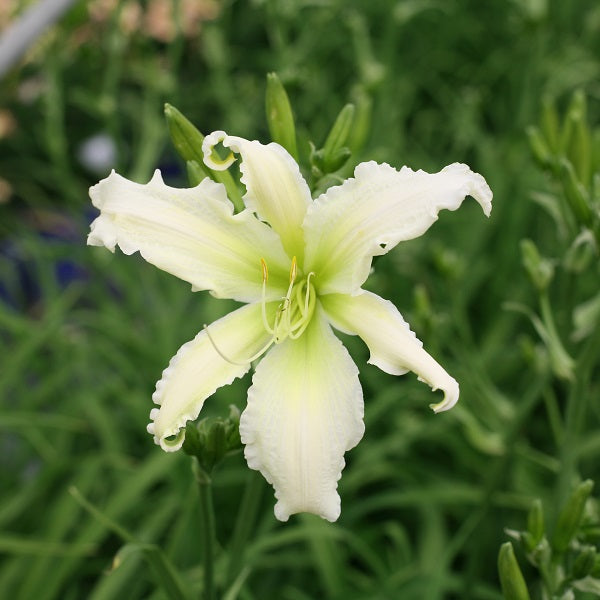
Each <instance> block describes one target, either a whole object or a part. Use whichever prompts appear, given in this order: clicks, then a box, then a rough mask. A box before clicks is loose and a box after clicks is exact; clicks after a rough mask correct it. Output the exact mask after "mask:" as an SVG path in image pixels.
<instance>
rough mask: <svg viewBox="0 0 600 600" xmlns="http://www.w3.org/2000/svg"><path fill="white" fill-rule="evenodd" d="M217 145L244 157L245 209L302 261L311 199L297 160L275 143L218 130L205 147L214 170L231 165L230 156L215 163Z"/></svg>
mask: <svg viewBox="0 0 600 600" xmlns="http://www.w3.org/2000/svg"><path fill="white" fill-rule="evenodd" d="M218 142H221V143H222V144H223V146H226V147H227V148H230V149H231V150H233V151H234V152H236V153H239V154H240V155H241V157H242V162H241V164H240V170H241V173H242V183H243V184H244V185H245V186H246V194H245V196H244V202H245V203H246V206H247V207H248V208H249V209H250V210H252V211H254V212H256V214H257V215H258V216H259V217H260V218H261V219H263V220H264V221H266V222H267V223H269V224H270V225H271V227H273V229H274V230H275V231H276V232H277V233H279V235H280V236H281V240H282V242H283V246H284V248H285V249H286V251H287V252H288V254H289V256H290V257H292V256H297V257H298V260H300V261H301V259H302V256H303V252H304V238H303V235H302V222H303V220H304V216H305V214H306V209H307V208H308V206H309V205H310V203H311V201H312V199H311V195H310V190H309V188H308V185H307V184H306V181H305V180H304V178H303V177H302V175H301V173H300V169H299V168H298V165H297V163H296V161H295V160H294V159H293V158H292V157H291V156H290V154H289V153H288V152H287V150H285V149H284V148H283V147H282V146H280V145H279V144H276V143H274V142H272V143H270V144H267V145H266V146H265V145H263V144H261V143H260V142H257V141H249V140H245V139H244V138H240V137H234V136H229V135H227V134H226V133H225V132H224V131H215V132H213V133H211V134H210V135H208V136H206V138H205V139H204V143H203V145H202V148H203V151H204V161H205V162H206V164H207V165H208V166H210V167H211V168H215V169H223V168H226V167H228V166H229V165H230V164H231V162H232V160H231V157H228V158H227V159H226V160H225V161H223V162H222V163H215V162H214V160H213V159H212V158H211V150H212V147H213V146H214V145H215V144H216V143H218Z"/></svg>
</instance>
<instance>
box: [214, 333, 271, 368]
mask: <svg viewBox="0 0 600 600" xmlns="http://www.w3.org/2000/svg"><path fill="white" fill-rule="evenodd" d="M203 327H204V331H206V335H207V337H208V339H209V341H210V343H211V344H212V347H213V348H214V349H215V352H216V353H217V354H218V355H219V356H220V357H221V358H222V359H223V360H224V361H226V362H228V363H230V364H232V365H239V366H240V367H245V366H246V365H249V364H250V363H251V362H253V361H255V360H256V359H257V358H259V357H261V356H262V355H263V354H264V353H265V352H266V351H267V350H268V349H269V348H270V347H271V346H272V345H273V342H275V337H274V336H273V337H272V338H271V339H270V340H269V341H268V342H267V343H266V344H265V345H264V346H263V347H262V348H261V349H260V350H259V351H258V352H257V353H256V354H254V355H253V356H251V357H250V358H248V359H247V360H245V361H244V362H238V361H236V360H232V359H231V358H228V357H227V356H225V354H223V352H221V350H219V348H218V347H217V344H215V340H213V338H212V335H210V331H208V325H206V323H205V324H204V326H203Z"/></svg>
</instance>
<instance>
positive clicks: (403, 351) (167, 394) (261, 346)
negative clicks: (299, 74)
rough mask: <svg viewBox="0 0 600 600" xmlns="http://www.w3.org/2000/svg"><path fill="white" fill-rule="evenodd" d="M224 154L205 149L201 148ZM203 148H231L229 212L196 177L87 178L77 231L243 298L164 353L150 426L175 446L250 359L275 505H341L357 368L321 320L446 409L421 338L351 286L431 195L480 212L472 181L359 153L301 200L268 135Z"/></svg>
mask: <svg viewBox="0 0 600 600" xmlns="http://www.w3.org/2000/svg"><path fill="white" fill-rule="evenodd" d="M219 143H221V144H222V145H223V146H224V147H226V148H228V149H229V150H230V151H231V152H230V154H229V156H228V157H227V158H226V159H225V160H223V161H219V160H217V159H215V155H214V154H213V148H214V147H215V146H216V145H217V144H219ZM202 150H203V154H204V162H205V163H206V165H207V166H208V167H210V168H212V169H215V170H225V169H227V168H228V167H229V166H230V165H231V164H232V163H233V162H234V161H235V160H236V156H235V155H236V154H237V155H239V156H240V159H241V163H240V171H241V181H242V183H243V184H244V185H245V188H246V193H245V195H244V197H243V200H244V204H245V208H244V210H243V211H241V212H239V213H237V214H235V212H234V207H233V204H232V203H231V202H230V200H229V199H228V198H227V194H226V190H225V187H224V186H223V185H221V184H219V183H215V182H214V181H212V180H210V179H208V178H206V179H204V180H203V181H202V182H201V183H200V184H199V185H197V186H196V187H193V188H190V189H177V188H172V187H169V186H167V185H166V184H165V183H164V182H163V180H162V177H161V175H160V172H159V171H156V173H155V174H154V177H153V178H152V179H151V181H150V182H149V183H147V184H146V185H141V184H137V183H134V182H131V181H129V180H127V179H125V178H123V177H122V176H120V175H118V174H117V173H115V172H114V171H113V172H112V173H111V174H110V175H109V176H108V177H107V178H106V179H104V180H102V181H101V182H100V183H98V184H97V185H95V186H93V187H92V188H91V189H90V197H91V199H92V202H93V204H94V206H95V207H96V208H98V209H99V210H100V215H99V216H98V217H97V218H96V220H95V221H94V222H93V223H92V226H91V232H90V234H89V237H88V244H90V245H94V246H105V247H106V248H108V249H109V250H111V251H114V249H115V247H116V246H117V245H118V246H119V247H120V249H121V250H122V251H123V252H124V253H125V254H133V253H134V252H136V251H139V252H140V254H141V255H142V256H143V258H144V259H145V260H146V261H148V262H150V263H152V264H153V265H155V266H157V267H158V268H160V269H163V270H164V271H167V272H169V273H172V274H173V275H175V276H177V277H179V278H181V279H183V280H184V281H187V282H189V283H191V285H192V289H193V290H194V291H199V290H208V291H210V293H211V294H213V295H214V296H215V297H218V298H230V299H233V300H236V301H238V302H242V303H244V306H242V307H241V308H238V309H236V310H234V311H233V312H231V313H230V314H228V315H226V316H225V317H223V318H221V319H219V320H217V321H216V322H214V323H212V324H210V325H208V326H205V327H204V328H203V329H202V330H201V331H200V333H198V335H197V336H196V337H195V338H194V339H193V340H191V341H189V342H187V343H186V344H184V345H183V346H182V347H181V348H180V349H179V351H178V352H177V354H176V355H175V356H174V357H173V358H172V359H171V361H170V363H169V365H168V367H167V368H166V369H165V370H164V372H163V374H162V378H161V379H160V381H159V382H158V383H157V385H156V391H155V392H154V395H153V401H154V403H155V404H156V408H154V409H152V411H151V412H150V418H151V422H150V424H149V425H148V431H149V432H150V433H151V434H152V435H153V436H154V441H155V442H156V443H157V444H159V445H160V446H161V448H162V449H163V450H166V451H175V450H178V449H179V448H181V446H182V444H183V441H184V436H185V424H186V422H187V421H189V420H193V419H196V418H197V417H198V415H199V413H200V411H201V409H202V406H203V404H204V401H205V400H206V398H208V397H209V396H211V395H212V394H213V393H214V392H215V391H216V390H217V389H218V388H220V387H221V386H224V385H227V384H229V383H231V382H232V381H233V380H234V379H235V378H237V377H242V376H243V375H244V374H245V373H247V372H248V371H249V369H250V367H251V365H252V363H253V362H254V361H257V360H258V359H261V360H260V362H258V364H257V365H256V368H255V372H254V375H253V378H252V385H251V387H250V389H249V391H248V402H247V406H246V408H245V410H244V411H243V413H242V415H241V418H240V436H241V440H242V442H243V444H244V445H245V457H246V460H247V462H248V465H249V466H250V468H252V469H255V470H259V471H260V472H261V473H262V474H263V476H264V477H265V479H266V480H267V481H268V482H269V483H270V484H272V485H273V487H274V489H275V497H276V498H277V503H276V504H275V516H276V517H277V518H278V519H280V520H282V521H286V520H287V519H288V518H289V516H290V515H292V514H294V513H298V512H310V513H315V514H317V515H319V516H321V517H323V518H324V519H327V520H329V521H335V520H336V519H337V518H338V517H339V515H340V497H339V495H338V493H337V482H338V480H339V479H340V477H341V472H342V469H343V467H344V464H345V463H344V453H345V452H346V451H347V450H350V449H351V448H353V447H354V446H356V444H358V442H359V441H360V439H361V438H362V436H363V433H364V423H363V394H362V388H361V385H360V383H359V379H358V369H357V367H356V365H355V364H354V361H353V360H352V359H351V357H350V355H349V354H348V351H347V350H346V348H345V347H344V345H343V344H342V343H341V341H340V340H339V339H338V338H337V337H336V335H335V334H334V332H333V330H332V327H333V328H335V329H337V330H339V331H342V332H344V333H346V334H351V335H358V336H360V337H361V338H362V340H363V341H364V342H365V343H366V345H367V346H368V348H369V351H370V359H369V363H371V364H374V365H376V366H377V367H379V368H380V369H381V370H383V371H385V372H386V373H390V374H392V375H402V374H404V373H406V372H408V371H413V372H414V373H416V374H417V376H418V377H419V379H420V380H421V381H424V382H425V383H427V384H428V385H429V386H431V388H432V389H433V390H441V391H442V392H443V399H442V400H441V401H440V402H438V403H437V404H432V405H431V407H432V409H433V410H434V411H435V412H441V411H444V410H448V409H450V408H452V407H453V406H454V404H455V403H456V402H457V400H458V395H459V387H458V383H457V382H456V381H455V379H453V378H452V377H451V376H450V375H448V374H447V373H446V371H445V370H444V369H443V368H442V367H441V366H440V365H439V364H438V363H437V362H436V361H435V360H434V359H433V358H432V357H431V356H430V355H429V354H428V353H427V352H426V351H425V350H424V349H423V347H422V343H421V342H420V341H419V340H418V339H417V338H416V336H415V334H414V333H413V332H412V331H411V330H410V328H409V326H408V324H407V323H406V321H405V320H404V319H403V317H402V315H401V314H400V313H399V312H398V310H397V309H396V307H395V306H394V305H393V304H392V303H391V302H389V301H387V300H384V299H383V298H381V297H379V296H377V295H376V294H373V293H371V292H368V291H366V290H363V289H362V288H361V286H362V285H363V284H364V282H365V281H366V279H367V277H368V275H369V272H370V269H371V262H372V259H373V257H374V256H378V255H382V254H385V253H387V252H388V251H389V250H391V249H392V248H394V247H395V246H396V244H398V243H399V242H401V241H404V240H410V239H413V238H415V237H418V236H420V235H422V234H423V233H425V231H426V230H427V229H428V228H429V227H430V226H431V225H432V224H433V223H434V222H435V221H436V220H437V218H438V213H439V211H440V210H442V209H448V210H456V209H457V208H458V207H459V206H460V205H461V204H462V202H463V200H464V199H465V197H466V196H472V197H473V198H475V200H476V201H477V202H478V203H479V204H480V205H481V207H482V209H483V212H484V213H485V214H486V215H487V216H489V214H490V211H491V201H492V192H491V190H490V188H489V186H488V185H487V183H486V181H485V179H484V178H483V177H482V176H481V175H479V174H478V173H474V172H473V171H471V170H470V169H469V167H467V166H466V165H464V164H459V163H454V164H451V165H449V166H447V167H445V168H444V169H442V170H441V171H440V172H439V173H434V174H429V173H426V172H424V171H421V170H419V171H413V170H411V169H410V168H408V167H402V169H400V170H399V171H398V170H396V169H395V168H393V167H391V166H389V165H387V164H378V163H375V162H364V163H361V164H359V165H358V166H357V167H356V169H355V171H354V177H352V178H350V179H347V180H346V181H345V182H344V183H343V184H342V185H339V186H336V187H331V188H329V189H328V190H327V191H326V192H325V193H323V194H321V195H320V196H319V197H318V198H316V199H314V200H313V199H312V198H311V194H310V190H309V187H308V185H307V183H306V181H305V180H304V178H303V177H302V175H301V173H300V169H299V167H298V164H297V163H296V162H295V161H294V159H293V158H292V157H291V155H290V154H289V153H288V152H287V151H286V150H285V149H284V148H283V147H282V146H280V145H278V144H276V143H270V144H268V145H263V144H261V143H260V142H258V141H249V140H245V139H243V138H240V137H234V136H229V135H227V134H226V133H225V132H223V131H216V132H214V133H212V134H210V135H209V136H207V137H206V138H205V139H204V143H203V147H202Z"/></svg>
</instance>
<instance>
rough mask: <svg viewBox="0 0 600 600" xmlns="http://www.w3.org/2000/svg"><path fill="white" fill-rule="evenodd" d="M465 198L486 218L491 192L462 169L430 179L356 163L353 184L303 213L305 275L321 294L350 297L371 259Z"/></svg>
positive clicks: (477, 177)
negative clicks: (470, 198)
mask: <svg viewBox="0 0 600 600" xmlns="http://www.w3.org/2000/svg"><path fill="white" fill-rule="evenodd" d="M467 195H471V196H473V197H474V198H475V199H476V200H477V202H479V204H480V205H481V207H482V208H483V211H484V213H485V214H486V215H489V214H490V211H491V208H492V205H491V201H492V192H491V190H490V188H489V187H488V185H487V183H486V181H485V179H484V178H483V177H482V176H481V175H479V174H478V173H473V171H471V170H470V169H469V167H467V165H462V164H458V163H454V164H452V165H449V166H447V167H445V168H444V169H442V170H441V171H440V172H439V173H434V174H429V173H425V172H424V171H413V170H411V169H409V168H408V167H402V169H401V170H400V171H397V170H396V169H394V168H392V167H390V166H389V165H387V164H382V165H379V164H377V163H375V162H367V163H361V164H360V165H358V166H357V167H356V170H355V171H354V178H353V179H348V180H347V181H346V182H345V183H344V184H342V185H340V186H337V187H334V188H330V189H329V190H328V191H327V192H326V193H325V194H323V195H322V196H320V197H319V198H317V199H316V200H315V202H314V203H313V204H312V205H311V207H310V208H309V209H308V212H307V215H306V219H305V221H304V235H305V239H306V258H305V267H304V270H305V272H309V271H314V272H315V274H316V276H315V282H318V286H319V292H320V293H322V294H323V293H331V292H339V293H353V292H355V291H356V290H358V288H359V287H360V286H361V285H362V284H363V283H364V281H365V280H366V279H367V276H368V275H369V270H370V268H371V259H372V257H373V256H377V255H379V254H385V253H386V252H387V251H389V250H391V249H392V248H393V247H394V246H395V245H396V244H397V243H398V242H401V241H403V240H410V239H412V238H415V237H417V236H419V235H421V234H422V233H424V232H425V231H426V230H427V229H428V228H429V227H430V225H432V224H433V223H434V222H435V221H436V220H437V214H438V212H439V211H440V210H441V209H443V208H446V209H448V210H456V209H457V208H458V207H459V206H460V205H461V203H462V201H463V200H464V198H465V196H467ZM382 245H383V246H384V247H383V248H382Z"/></svg>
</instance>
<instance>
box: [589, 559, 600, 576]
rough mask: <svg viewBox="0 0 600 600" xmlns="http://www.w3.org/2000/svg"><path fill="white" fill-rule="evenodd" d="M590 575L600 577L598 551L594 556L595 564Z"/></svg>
mask: <svg viewBox="0 0 600 600" xmlns="http://www.w3.org/2000/svg"><path fill="white" fill-rule="evenodd" d="M590 575H591V576H592V577H600V554H598V553H596V556H595V557H594V566H593V567H592V570H591V571H590Z"/></svg>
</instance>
